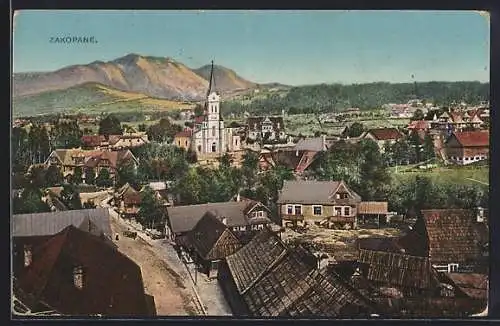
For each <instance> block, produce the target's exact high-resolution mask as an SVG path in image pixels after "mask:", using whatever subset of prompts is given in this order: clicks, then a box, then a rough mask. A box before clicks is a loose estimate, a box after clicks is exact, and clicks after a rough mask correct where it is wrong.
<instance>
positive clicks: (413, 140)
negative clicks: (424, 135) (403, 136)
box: [409, 132, 423, 163]
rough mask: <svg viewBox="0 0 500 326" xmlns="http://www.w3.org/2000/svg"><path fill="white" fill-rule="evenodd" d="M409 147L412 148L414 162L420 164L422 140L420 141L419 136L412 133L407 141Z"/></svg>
mask: <svg viewBox="0 0 500 326" xmlns="http://www.w3.org/2000/svg"><path fill="white" fill-rule="evenodd" d="M409 143H410V147H412V148H413V153H414V156H413V157H414V162H415V163H418V162H422V151H423V148H422V140H421V139H420V136H419V135H418V133H417V132H413V133H411V135H410V139H409Z"/></svg>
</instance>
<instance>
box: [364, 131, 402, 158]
mask: <svg viewBox="0 0 500 326" xmlns="http://www.w3.org/2000/svg"><path fill="white" fill-rule="evenodd" d="M403 137H404V135H403V133H401V132H400V131H399V130H398V129H396V128H377V129H370V130H368V131H367V132H366V133H365V134H364V135H363V138H366V139H371V140H373V141H375V142H376V143H377V145H378V147H379V149H380V151H381V152H384V147H385V145H386V144H394V143H395V142H396V141H398V140H399V139H401V138H403Z"/></svg>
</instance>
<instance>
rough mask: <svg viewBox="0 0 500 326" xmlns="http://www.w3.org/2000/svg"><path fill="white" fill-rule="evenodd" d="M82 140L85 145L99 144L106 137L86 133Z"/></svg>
mask: <svg viewBox="0 0 500 326" xmlns="http://www.w3.org/2000/svg"><path fill="white" fill-rule="evenodd" d="M81 141H82V143H83V144H84V145H85V146H99V145H101V142H103V141H105V138H104V136H103V135H86V136H82V138H81Z"/></svg>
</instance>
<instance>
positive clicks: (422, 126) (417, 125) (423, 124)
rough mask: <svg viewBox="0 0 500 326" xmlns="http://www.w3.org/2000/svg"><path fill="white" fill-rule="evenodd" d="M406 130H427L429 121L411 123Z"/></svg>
mask: <svg viewBox="0 0 500 326" xmlns="http://www.w3.org/2000/svg"><path fill="white" fill-rule="evenodd" d="M408 129H429V121H426V120H417V121H412V122H410V124H409V125H408Z"/></svg>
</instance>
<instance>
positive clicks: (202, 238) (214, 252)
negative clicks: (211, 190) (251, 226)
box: [177, 212, 242, 277]
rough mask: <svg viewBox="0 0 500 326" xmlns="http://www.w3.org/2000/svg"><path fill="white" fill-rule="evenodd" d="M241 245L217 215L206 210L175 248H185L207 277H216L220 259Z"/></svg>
mask: <svg viewBox="0 0 500 326" xmlns="http://www.w3.org/2000/svg"><path fill="white" fill-rule="evenodd" d="M241 246H242V244H241V242H240V241H239V239H238V238H237V237H236V235H235V234H234V233H233V232H232V231H231V230H230V229H229V228H228V227H227V226H226V225H224V223H222V222H221V221H220V220H218V219H217V217H216V216H215V215H214V214H213V213H211V212H207V213H205V214H204V215H203V217H202V218H201V219H200V220H199V221H198V223H196V226H195V227H194V228H193V230H191V231H189V232H188V234H187V236H186V237H184V238H183V239H182V241H181V242H180V246H177V250H185V251H187V253H188V254H189V255H190V256H191V258H192V259H193V260H194V263H195V264H196V265H197V267H198V268H200V269H201V271H202V272H203V273H205V274H207V275H208V277H217V270H218V263H219V262H220V260H221V259H223V258H225V257H226V256H229V255H231V254H233V253H235V252H236V251H237V250H238V249H240V248H241Z"/></svg>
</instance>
